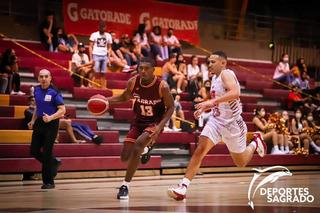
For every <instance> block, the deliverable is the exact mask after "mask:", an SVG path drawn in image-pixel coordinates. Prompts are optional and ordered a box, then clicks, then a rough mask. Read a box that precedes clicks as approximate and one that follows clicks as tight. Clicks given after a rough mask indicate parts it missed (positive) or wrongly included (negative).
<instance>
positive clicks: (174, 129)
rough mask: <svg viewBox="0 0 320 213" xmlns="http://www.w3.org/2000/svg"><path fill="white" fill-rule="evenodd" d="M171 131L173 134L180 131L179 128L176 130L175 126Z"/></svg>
mask: <svg viewBox="0 0 320 213" xmlns="http://www.w3.org/2000/svg"><path fill="white" fill-rule="evenodd" d="M172 130H173V131H174V132H180V131H181V130H182V129H180V128H176V127H175V126H174V127H173V128H172Z"/></svg>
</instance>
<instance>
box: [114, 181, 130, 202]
mask: <svg viewBox="0 0 320 213" xmlns="http://www.w3.org/2000/svg"><path fill="white" fill-rule="evenodd" d="M117 199H118V200H127V199H129V189H128V187H127V186H125V185H122V186H121V187H120V188H119V192H118V194H117Z"/></svg>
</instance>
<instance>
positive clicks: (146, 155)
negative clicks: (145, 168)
mask: <svg viewBox="0 0 320 213" xmlns="http://www.w3.org/2000/svg"><path fill="white" fill-rule="evenodd" d="M145 148H147V149H148V151H147V152H146V153H144V154H142V155H141V158H140V161H141V163H142V164H146V163H148V162H149V160H150V158H151V155H150V152H151V150H152V147H151V146H147V147H145Z"/></svg>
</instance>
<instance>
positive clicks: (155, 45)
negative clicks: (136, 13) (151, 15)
mask: <svg viewBox="0 0 320 213" xmlns="http://www.w3.org/2000/svg"><path fill="white" fill-rule="evenodd" d="M150 44H151V45H150V46H151V52H152V54H153V55H154V56H155V58H156V60H159V61H163V60H165V59H168V58H169V54H168V47H167V46H164V45H163V44H164V43H163V37H162V35H161V28H160V26H154V27H153V29H152V32H151V33H150Z"/></svg>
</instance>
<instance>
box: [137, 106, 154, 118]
mask: <svg viewBox="0 0 320 213" xmlns="http://www.w3.org/2000/svg"><path fill="white" fill-rule="evenodd" d="M140 109H141V115H143V116H153V110H152V106H145V105H140Z"/></svg>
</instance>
